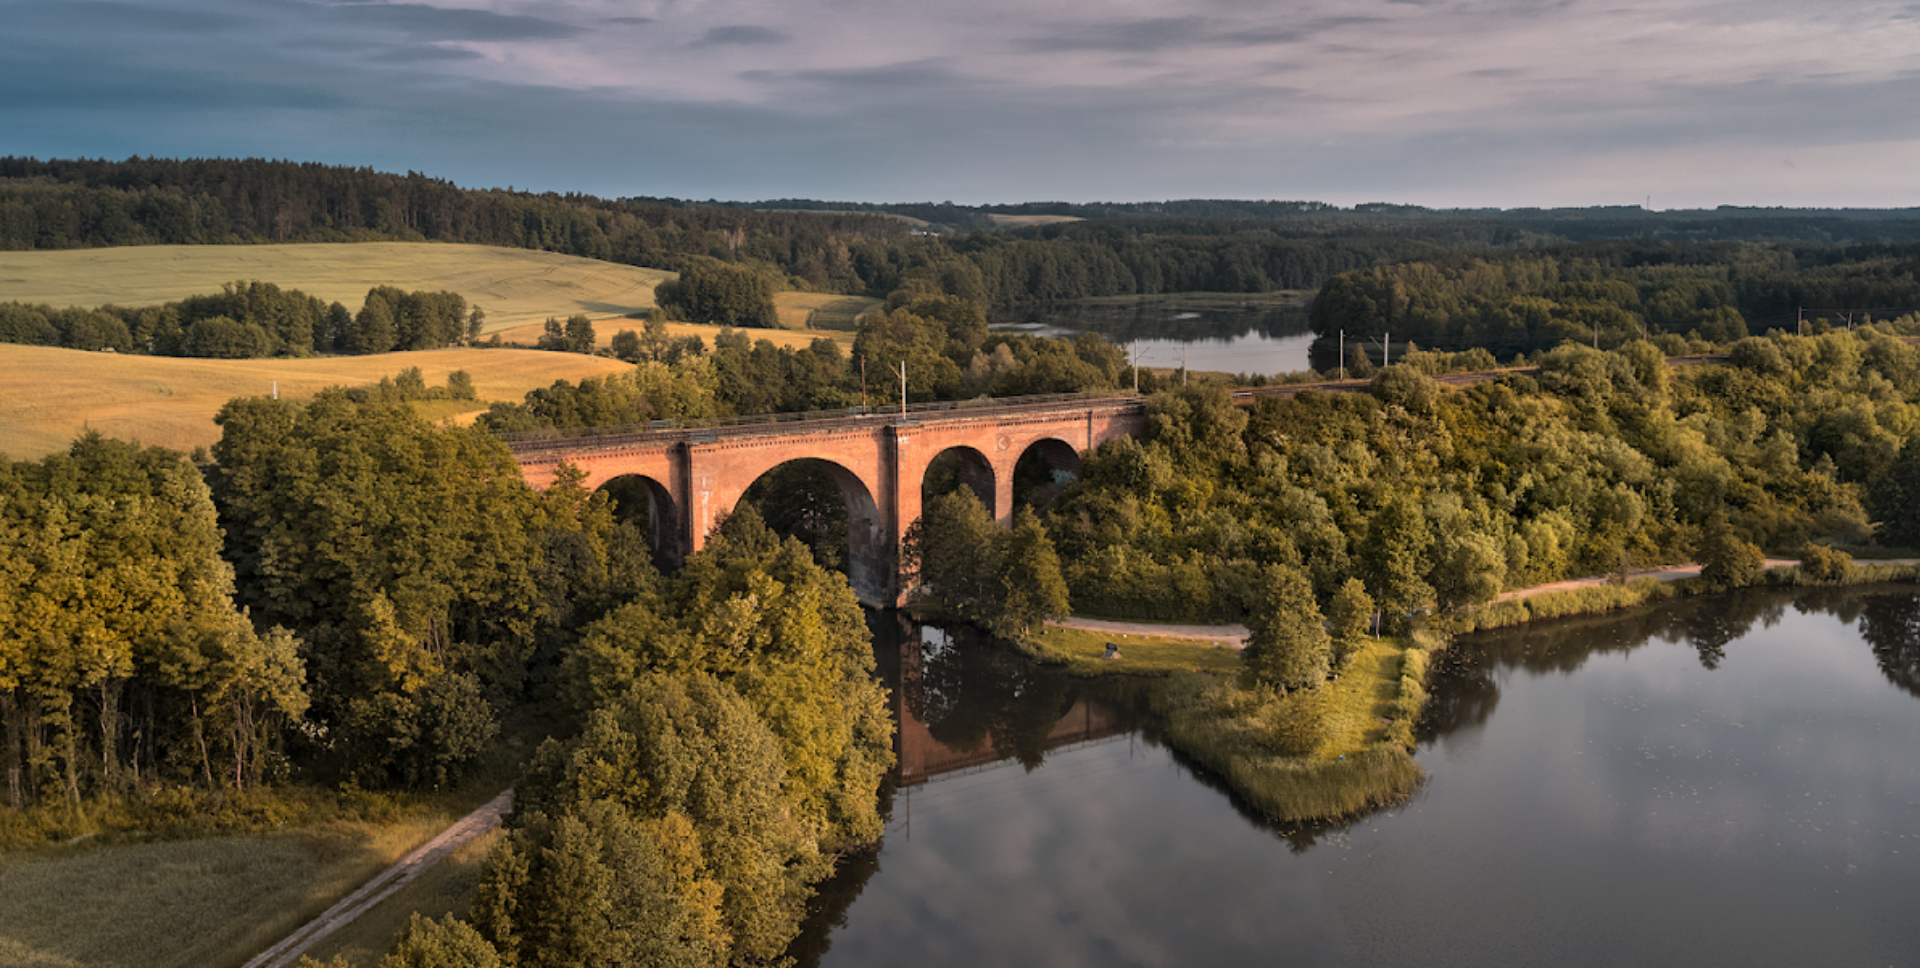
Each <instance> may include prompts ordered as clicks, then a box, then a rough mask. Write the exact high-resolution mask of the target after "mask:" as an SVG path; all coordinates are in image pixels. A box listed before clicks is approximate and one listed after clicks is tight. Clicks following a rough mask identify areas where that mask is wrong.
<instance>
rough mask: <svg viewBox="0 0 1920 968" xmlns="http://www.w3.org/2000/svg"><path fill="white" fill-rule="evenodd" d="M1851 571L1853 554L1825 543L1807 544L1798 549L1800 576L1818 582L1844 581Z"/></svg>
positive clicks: (1832, 582) (1833, 582)
mask: <svg viewBox="0 0 1920 968" xmlns="http://www.w3.org/2000/svg"><path fill="white" fill-rule="evenodd" d="M1852 571H1853V556H1852V555H1850V554H1847V553H1846V552H1844V551H1840V550H1839V549H1836V548H1829V547H1827V546H1825V545H1817V544H1808V545H1806V546H1805V547H1803V548H1801V549H1800V577H1802V578H1803V579H1806V580H1808V581H1812V582H1818V583H1820V584H1838V583H1840V582H1843V581H1846V579H1847V576H1848V575H1849V574H1850V573H1851V572H1852Z"/></svg>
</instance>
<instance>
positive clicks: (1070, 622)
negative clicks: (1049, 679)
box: [1047, 558, 1920, 649]
mask: <svg viewBox="0 0 1920 968" xmlns="http://www.w3.org/2000/svg"><path fill="white" fill-rule="evenodd" d="M1799 563H1800V562H1798V561H1795V560H1793V559H1791V558H1768V559H1767V560H1766V565H1767V567H1768V568H1790V567H1792V566H1794V565H1797V564H1799ZM1855 564H1860V565H1913V564H1920V558H1892V559H1887V560H1879V559H1865V560H1859V561H1856V562H1855ZM1699 576H1700V566H1699V565H1697V564H1692V563H1689V564H1684V565H1662V566H1660V567H1658V568H1642V569H1637V570H1634V571H1631V572H1629V573H1628V577H1629V578H1658V579H1660V580H1661V581H1679V580H1680V579H1682V578H1698V577H1699ZM1612 580H1613V576H1612V575H1594V576H1592V577H1590V578H1570V579H1568V580H1566V581H1556V582H1550V583H1548V584H1545V585H1534V586H1532V587H1530V588H1516V589H1514V590H1512V591H1510V592H1502V593H1500V597H1498V598H1496V599H1494V601H1497V602H1506V601H1512V600H1513V599H1516V598H1529V597H1532V596H1534V595H1538V594H1541V593H1542V592H1563V591H1569V590H1571V589H1575V588H1592V587H1594V586H1596V585H1604V584H1606V583H1607V582H1610V581H1612ZM1047 624H1048V625H1052V626H1057V627H1059V628H1067V629H1086V630H1087V631H1090V632H1112V633H1115V634H1126V635H1160V636H1166V637H1168V638H1177V639H1208V640H1210V641H1215V642H1226V643H1228V644H1230V645H1232V646H1233V647H1234V648H1236V649H1240V648H1245V647H1246V644H1247V627H1246V626H1244V625H1166V624H1162V623H1160V622H1108V621H1104V620H1102V619H1097V618H1080V617H1078V616H1068V617H1066V618H1063V619H1058V620H1055V619H1048V620H1047Z"/></svg>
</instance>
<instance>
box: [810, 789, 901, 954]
mask: <svg viewBox="0 0 1920 968" xmlns="http://www.w3.org/2000/svg"><path fill="white" fill-rule="evenodd" d="M892 812H893V784H892V783H891V782H888V783H887V784H886V785H885V786H883V787H882V788H881V790H880V816H881V817H883V818H884V817H887V816H889V815H890V814H891V813H892ZM879 871H880V845H879V844H877V843H876V844H874V845H873V846H872V848H871V849H867V850H858V851H853V852H851V853H846V854H842V855H840V857H839V859H838V860H837V861H836V862H835V864H834V868H833V876H832V877H829V878H827V879H826V880H824V881H821V882H820V883H819V884H816V885H814V893H813V897H811V898H809V899H808V900H807V919H806V920H805V921H803V922H801V924H800V934H799V935H798V936H797V937H795V938H794V939H793V941H792V942H791V943H789V944H788V945H787V956H788V957H790V958H792V959H793V960H794V961H793V963H794V965H795V968H813V966H815V965H818V964H819V963H820V959H821V958H823V957H825V956H826V953H827V949H829V948H832V947H833V933H834V932H835V931H838V930H840V929H841V928H844V927H846V926H847V909H849V908H851V907H853V902H854V901H855V900H858V899H859V897H860V893H861V892H862V891H865V890H866V889H867V882H868V881H869V880H872V879H873V875H874V874H877V873H879Z"/></svg>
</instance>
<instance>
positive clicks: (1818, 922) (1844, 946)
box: [794, 588, 1920, 968]
mask: <svg viewBox="0 0 1920 968" xmlns="http://www.w3.org/2000/svg"><path fill="white" fill-rule="evenodd" d="M875 621H876V623H877V624H876V652H877V654H878V657H879V660H880V666H881V671H882V673H883V674H884V676H885V678H886V679H887V681H888V684H889V686H890V688H891V689H892V690H893V695H894V697H895V698H894V706H895V711H896V715H898V716H899V717H900V718H901V733H900V736H901V739H900V746H901V752H902V764H901V768H900V771H899V774H900V775H899V778H898V782H897V785H896V787H895V789H894V790H893V792H892V794H891V801H890V812H889V819H888V823H887V829H886V836H885V840H884V841H883V844H882V846H881V847H880V849H879V850H878V852H877V853H876V854H873V855H869V856H865V857H861V858H857V859H854V860H853V861H851V862H848V863H846V864H845V865H844V866H843V873H842V874H840V875H839V876H837V877H836V878H835V879H834V880H833V881H831V882H829V883H828V884H827V885H826V886H825V889H824V890H823V891H822V893H821V896H820V897H819V898H818V899H816V903H815V910H816V915H815V917H814V919H813V920H812V922H811V923H810V925H809V928H808V931H807V933H806V935H804V936H803V938H802V939H801V940H800V941H799V942H797V943H796V945H795V948H794V954H795V955H796V956H797V957H798V959H799V960H800V962H801V963H802V964H820V965H830V966H875V965H891V964H912V965H915V966H917V968H937V966H945V965H955V966H958V965H968V966H978V965H986V964H1004V965H1049V966H1066V965H1088V966H1092V965H1103V966H1104V965H1209V966H1213V965H1369V966H1370V965H1409V966H1412V965H1418V966H1423V968H1425V966H1449V965H1460V966H1468V965H1472V966H1485V965H1594V966H1600V965H1606V966H1618V965H1626V964H1645V965H1740V966H1753V965H1783V966H1785V965H1794V966H1801V965H1910V964H1915V963H1920V914H1916V911H1915V901H1916V899H1920V596H1916V595H1915V594H1914V593H1913V591H1912V590H1911V589H1890V588H1876V589H1848V590H1832V591H1813V592H1802V593H1797V594H1795V593H1781V592H1754V593H1746V594H1741V595H1735V596H1728V597H1722V598H1716V599H1710V600H1694V601H1687V602H1679V603H1672V604H1669V605H1666V606H1663V607H1659V608H1654V609H1648V610H1642V611H1638V612H1634V613H1631V614H1627V615H1624V616H1613V617H1603V618H1592V619H1580V620H1570V621H1564V622H1556V623H1549V624H1541V625H1536V626H1532V627H1523V628H1520V629H1515V630H1507V631H1504V632H1499V633H1483V634H1481V635H1477V636H1471V637H1466V638H1463V639H1461V640H1460V641H1458V642H1457V643H1456V644H1455V646H1454V648H1453V650H1452V651H1451V652H1450V653H1449V654H1448V655H1447V657H1446V658H1445V660H1444V662H1443V664H1442V666H1441V668H1440V670H1439V672H1438V673H1437V675H1436V678H1435V681H1434V682H1433V704H1432V707H1431V709H1430V715H1429V716H1428V718H1427V721H1426V722H1425V723H1424V725H1423V728H1422V730H1421V734H1420V749H1419V753H1418V757H1419V760H1420V762H1421V763H1422V764H1423V765H1424V766H1425V767H1426V769H1427V770H1428V772H1429V773H1430V774H1431V777H1430V779H1429V781H1428V783H1427V784H1426V786H1425V787H1424V789H1423V790H1422V791H1421V792H1420V793H1419V794H1418V795H1417V796H1416V797H1415V798H1414V799H1413V800H1412V801H1410V802H1408V803H1406V804H1403V805H1401V806H1398V807H1395V808H1393V809H1389V810H1384V811H1380V812H1378V813H1375V814H1372V815H1370V816H1366V817H1362V818H1358V819H1356V820H1352V821H1349V822H1347V823H1344V824H1337V825H1326V826H1319V827H1300V828H1289V827H1277V826H1275V825H1273V824H1270V823H1267V822H1265V821H1264V820H1262V819H1260V818H1258V817H1254V816H1251V815H1249V814H1248V812H1247V811H1245V810H1244V809H1243V808H1242V807H1240V806H1239V805H1238V804H1237V802H1236V801H1235V799H1234V798H1233V797H1232V796H1231V795H1230V794H1229V793H1227V792H1225V791H1224V790H1223V789H1222V788H1221V787H1220V785H1219V784H1218V783H1217V782H1216V781H1214V780H1213V779H1212V778H1211V777H1209V776H1207V775H1206V774H1204V773H1202V772H1197V771H1196V770H1195V769H1194V768H1193V767H1192V766H1191V765H1190V764H1188V763H1186V762H1184V761H1183V760H1182V759H1181V758H1180V757H1178V756H1177V755H1174V754H1173V753H1171V752H1170V751H1169V750H1168V749H1167V748H1166V747H1165V746H1164V745H1163V744H1162V743H1160V742H1159V740H1158V738H1157V737H1156V736H1155V735H1154V733H1153V732H1152V730H1151V729H1150V728H1148V727H1146V726H1145V725H1143V724H1144V723H1145V719H1144V717H1143V716H1141V715H1140V714H1139V710H1140V709H1142V708H1143V703H1144V690H1145V688H1146V687H1145V686H1143V685H1142V684H1140V683H1127V682H1117V683H1115V682H1088V681H1084V680H1072V679H1069V678H1066V677H1064V676H1059V675H1056V674H1053V673H1051V672H1049V671H1047V670H1044V669H1039V668H1035V667H1033V666H1032V665H1030V664H1028V663H1026V662H1024V661H1022V660H1021V659H1020V658H1019V657H1018V656H1016V655H1014V654H1011V653H1008V652H1006V651H1003V650H1000V649H997V648H995V647H993V646H992V645H990V644H988V643H985V642H981V641H976V640H973V639H971V638H968V637H965V636H956V635H949V634H947V633H944V632H941V631H940V630H938V629H931V628H927V629H922V628H918V627H915V626H912V625H910V624H905V623H903V622H901V621H900V620H898V619H897V618H896V617H894V616H893V615H892V614H891V613H887V614H883V615H880V616H877V617H876V619H875Z"/></svg>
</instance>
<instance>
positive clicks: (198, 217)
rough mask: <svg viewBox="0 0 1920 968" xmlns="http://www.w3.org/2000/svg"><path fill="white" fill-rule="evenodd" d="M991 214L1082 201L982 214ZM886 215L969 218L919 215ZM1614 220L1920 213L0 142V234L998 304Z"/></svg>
mask: <svg viewBox="0 0 1920 968" xmlns="http://www.w3.org/2000/svg"><path fill="white" fill-rule="evenodd" d="M883 208H884V209H885V211H882V210H881V209H883ZM996 214H1001V215H1058V216H1066V217H1072V218H1079V219H1084V220H1085V221H1080V222H1071V223H1062V224H1050V225H1038V226H1026V227H1011V228H1006V227H1003V228H1000V229H993V228H992V226H991V218H990V216H992V215H996ZM896 215H906V216H912V217H919V218H925V219H929V220H931V221H935V222H939V223H940V224H942V225H943V226H947V225H958V226H959V227H961V228H963V229H965V230H966V231H965V233H964V234H959V235H953V236H937V235H929V234H914V233H915V232H916V230H915V229H913V228H911V227H910V224H909V222H907V221H904V220H902V219H901V218H898V217H895V216H896ZM983 220H984V221H983ZM1621 238H1626V239H1637V240H1670V241H1676V242H1715V241H1719V242H1725V241H1750V242H1767V243H1791V244H1793V245H1795V246H1797V247H1798V248H1797V249H1796V252H1798V251H1801V250H1805V251H1807V252H1812V251H1814V250H1816V249H1819V248H1820V247H1823V246H1826V247H1831V246H1838V245H1842V244H1895V243H1909V242H1914V241H1916V240H1920V215H1916V213H1915V212H1913V211H1911V210H1896V211H1885V212H1876V211H1804V212H1803V211H1793V210H1771V209H1721V210H1716V211H1714V212H1667V213H1654V212H1646V211H1644V210H1640V209H1631V208H1617V209H1576V210H1516V211H1511V212H1480V211H1435V210H1430V209H1424V208H1419V207H1417V206H1406V205H1389V204H1384V203H1382V204H1372V205H1360V206H1356V207H1354V208H1352V209H1341V208H1337V207H1334V206H1329V205H1325V204H1322V203H1317V202H1230V201H1206V200H1189V201H1180V202H1159V203H1128V204H1114V203H1092V204H1085V205H1074V204H1067V203H1026V204H1021V205H1001V206H972V207H963V206H953V205H951V204H946V205H925V206H918V205H901V206H875V205H864V204H863V205H856V204H852V203H828V202H812V201H806V200H792V199H788V200H781V201H778V202H766V203H753V204H743V203H721V202H704V203H692V202H686V201H682V200H678V199H656V198H626V199H612V200H608V199H600V198H595V197H592V196H588V195H577V194H567V195H559V194H552V193H548V194H533V193H528V192H516V191H514V190H512V189H511V188H508V189H485V190H475V189H462V188H459V187H457V186H454V185H453V184H451V183H449V182H447V181H444V180H441V179H435V178H431V177H428V176H426V175H422V174H418V173H413V172H409V173H407V174H406V175H396V174H387V173H381V172H375V171H372V170H370V169H365V168H343V167H333V166H326V165H317V164H298V163H293V162H276V161H264V160H259V159H249V160H222V159H194V160H166V159H151V158H147V159H143V158H130V159H127V160H125V161H111V162H110V161H89V160H68V161H61V160H55V161H40V160H36V159H30V158H12V157H8V158H0V249H12V250H21V249H65V248H80V247H91V246H108V245H143V244H235V243H259V242H333V241H367V240H408V241H418V240H426V241H446V242H469V243H480V244H487V245H502V246H511V247H517V248H528V249H540V250H546V251H553V252H562V253H566V254H570V255H577V256H583V257H587V258H593V259H601V260H606V261H612V262H620V263H625V264H629V265H639V266H648V267H653V268H661V269H670V270H674V271H682V270H686V269H688V268H689V267H690V266H694V265H697V264H701V263H703V262H706V261H715V262H722V263H733V264H740V265H745V266H748V267H752V268H754V269H756V270H759V271H764V272H766V273H769V274H772V275H774V276H777V277H779V278H781V279H782V280H783V282H784V284H785V285H786V286H787V287H790V288H798V289H807V290H812V291H821V292H846V293H864V294H868V295H872V296H875V297H894V296H896V295H897V296H898V299H896V300H895V301H896V304H897V303H898V302H899V301H905V300H909V299H912V298H915V297H918V296H924V295H941V294H946V295H956V296H962V297H965V298H969V299H973V300H975V301H978V302H981V303H983V304H985V305H987V306H990V307H1004V306H1011V305H1016V304H1023V303H1030V302H1036V301H1046V300H1060V299H1078V298H1085V297H1090V296H1115V295H1145V294H1154V293H1166V292H1200V291H1208V292H1266V291H1272V290H1277V289H1312V288H1316V287H1318V286H1320V285H1321V284H1322V283H1323V282H1325V281H1326V280H1327V279H1329V278H1331V277H1333V276H1334V275H1337V274H1340V273H1345V272H1353V271H1358V270H1363V269H1367V268H1370V267H1374V266H1378V265H1383V264H1390V263H1399V262H1406V261H1410V260H1422V259H1435V258H1438V257H1440V256H1442V255H1443V254H1445V253H1473V252H1500V251H1505V250H1512V249H1530V248H1535V247H1539V246H1543V245H1553V244H1560V243H1567V242H1578V241H1586V240H1595V239H1621ZM1802 258H1803V259H1804V258H1805V256H1802ZM1816 261H1821V260H1818V259H1816Z"/></svg>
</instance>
